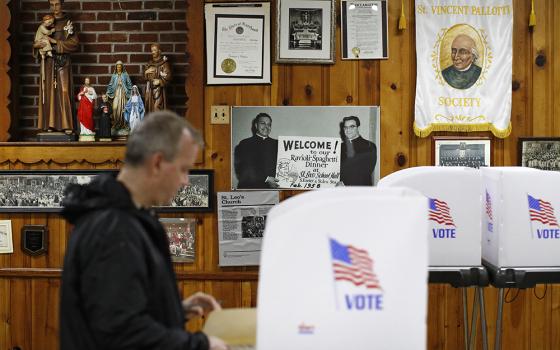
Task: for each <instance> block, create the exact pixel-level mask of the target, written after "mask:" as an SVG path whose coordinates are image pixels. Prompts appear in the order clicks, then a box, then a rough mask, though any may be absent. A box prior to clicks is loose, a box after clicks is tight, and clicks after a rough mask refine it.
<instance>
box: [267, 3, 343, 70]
mask: <svg viewBox="0 0 560 350" xmlns="http://www.w3.org/2000/svg"><path fill="white" fill-rule="evenodd" d="M277 4H278V8H277V13H276V23H277V25H276V31H277V33H276V62H278V63H331V64H332V63H334V50H335V43H334V30H335V29H334V28H335V14H334V0H278V1H277Z"/></svg>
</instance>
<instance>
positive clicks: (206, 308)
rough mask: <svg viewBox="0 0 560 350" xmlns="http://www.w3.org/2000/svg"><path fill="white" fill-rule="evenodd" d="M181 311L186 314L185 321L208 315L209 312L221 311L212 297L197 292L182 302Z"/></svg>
mask: <svg viewBox="0 0 560 350" xmlns="http://www.w3.org/2000/svg"><path fill="white" fill-rule="evenodd" d="M183 309H184V310H185V313H186V314H187V319H189V320H190V319H193V318H196V317H202V316H206V315H208V314H209V313H210V312H211V311H215V310H221V309H222V307H221V306H220V304H218V302H217V301H216V299H214V297H213V296H211V295H209V294H206V293H202V292H197V293H195V294H193V295H191V296H190V297H188V298H186V299H185V300H183Z"/></svg>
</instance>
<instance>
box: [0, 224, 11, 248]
mask: <svg viewBox="0 0 560 350" xmlns="http://www.w3.org/2000/svg"><path fill="white" fill-rule="evenodd" d="M13 252H14V242H13V239H12V221H11V220H0V254H7V253H13Z"/></svg>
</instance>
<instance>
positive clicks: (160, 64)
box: [144, 44, 171, 113]
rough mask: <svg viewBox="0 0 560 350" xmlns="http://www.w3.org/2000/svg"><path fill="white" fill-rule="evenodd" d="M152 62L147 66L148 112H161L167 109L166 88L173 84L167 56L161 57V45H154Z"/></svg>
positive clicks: (146, 99)
mask: <svg viewBox="0 0 560 350" xmlns="http://www.w3.org/2000/svg"><path fill="white" fill-rule="evenodd" d="M150 48H151V51H152V60H150V62H148V64H147V65H146V70H145V71H144V77H145V78H146V94H145V97H144V101H145V103H146V112H147V113H150V112H154V111H161V110H164V109H166V108H167V98H166V94H165V86H167V84H169V83H170V82H171V66H170V65H169V62H167V57H166V56H161V49H160V47H159V44H152V46H151V47H150Z"/></svg>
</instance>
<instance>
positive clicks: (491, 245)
mask: <svg viewBox="0 0 560 350" xmlns="http://www.w3.org/2000/svg"><path fill="white" fill-rule="evenodd" d="M482 181H483V197H484V206H483V207H482V217H483V240H482V257H483V259H484V260H485V261H486V262H488V263H490V264H491V265H494V266H496V267H519V266H522V267H550V266H556V267H557V266H560V227H559V226H558V224H559V222H558V218H559V216H560V173H559V172H554V171H545V170H536V169H532V168H520V167H494V168H487V169H482Z"/></svg>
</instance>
